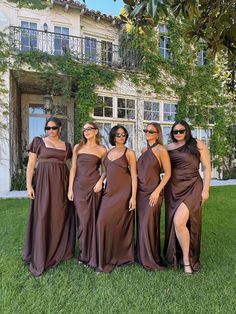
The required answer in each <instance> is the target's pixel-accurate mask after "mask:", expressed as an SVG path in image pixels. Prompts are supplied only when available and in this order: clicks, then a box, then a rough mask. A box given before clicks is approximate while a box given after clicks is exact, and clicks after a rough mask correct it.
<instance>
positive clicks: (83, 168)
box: [68, 122, 106, 267]
mask: <svg viewBox="0 0 236 314" xmlns="http://www.w3.org/2000/svg"><path fill="white" fill-rule="evenodd" d="M105 154H106V148H105V147H104V146H103V145H100V144H99V131H98V127H97V125H96V124H95V123H94V122H88V123H86V124H85V125H84V127H83V132H82V141H81V142H80V143H79V144H77V145H75V147H74V151H73V158H72V166H71V171H70V183H69V189H68V198H69V200H74V203H75V207H76V212H77V218H78V240H79V249H80V253H79V262H82V263H84V264H85V265H88V266H91V267H96V265H97V257H96V214H97V209H98V206H99V202H100V198H101V190H102V183H103V179H104V176H105V174H104V173H103V174H102V176H101V175H100V172H99V168H100V166H101V160H102V158H103V157H104V155H105Z"/></svg>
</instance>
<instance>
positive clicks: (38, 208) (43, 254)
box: [24, 137, 75, 276]
mask: <svg viewBox="0 0 236 314" xmlns="http://www.w3.org/2000/svg"><path fill="white" fill-rule="evenodd" d="M29 151H30V152H32V153H34V154H36V155H37V168H36V170H35V175H34V178H33V187H34V191H35V199H34V200H32V202H31V209H30V216H29V222H28V227H27V234H26V243H25V249H24V261H25V262H26V263H27V264H28V265H29V269H30V271H31V272H32V273H33V275H35V276H40V275H41V274H42V273H43V272H44V271H46V270H47V269H49V268H51V267H54V266H56V265H57V264H58V263H59V262H61V261H63V260H67V259H69V258H71V257H72V256H73V254H74V245H75V217H74V216H75V215H74V207H73V203H72V202H70V201H69V200H68V198H67V190H68V180H69V171H68V168H67V166H66V164H65V161H66V160H67V159H70V158H71V156H72V150H71V145H70V144H68V143H66V150H62V149H56V148H51V147H46V145H45V143H44V141H43V139H42V138H40V137H35V138H34V139H33V141H32V143H31V144H30V146H29Z"/></svg>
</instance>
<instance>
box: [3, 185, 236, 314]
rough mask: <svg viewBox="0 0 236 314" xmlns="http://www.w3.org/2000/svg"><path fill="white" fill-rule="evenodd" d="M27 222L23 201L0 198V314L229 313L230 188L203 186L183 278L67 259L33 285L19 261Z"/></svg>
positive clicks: (235, 234) (232, 304)
mask: <svg viewBox="0 0 236 314" xmlns="http://www.w3.org/2000/svg"><path fill="white" fill-rule="evenodd" d="M27 217H28V201H27V200H16V199H12V200H0V219H1V220H0V221H1V227H0V238H1V248H0V250H1V252H0V253H1V254H0V269H1V272H2V285H1V296H0V304H1V305H0V309H1V313H17V314H18V313H122V314H123V313H124V314H126V313H236V186H224V187H212V188H211V194H210V199H209V201H208V202H207V204H206V205H205V206H204V209H203V234H202V253H201V263H202V270H201V272H200V273H199V274H196V275H193V276H191V277H189V276H186V275H184V274H183V273H182V270H180V271H173V270H172V269H169V270H167V271H164V272H147V271H145V270H144V269H142V268H141V267H140V266H138V265H132V266H127V267H123V268H122V267H121V268H117V269H115V270H114V271H113V272H112V273H111V274H99V275H96V273H95V272H94V271H93V270H91V269H89V268H85V267H83V266H81V265H78V263H77V259H76V258H73V259H71V260H70V261H68V262H64V263H62V264H60V265H59V266H58V267H56V268H54V269H52V270H49V271H48V272H47V273H45V274H44V275H43V276H42V277H40V278H38V279H35V278H34V277H33V276H32V275H31V274H30V272H29V271H28V269H27V267H26V266H25V265H24V264H23V262H22V249H23V244H24V237H25V227H26V221H27ZM162 218H163V217H162ZM162 234H163V224H162Z"/></svg>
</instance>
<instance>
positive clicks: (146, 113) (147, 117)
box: [144, 111, 152, 121]
mask: <svg viewBox="0 0 236 314" xmlns="http://www.w3.org/2000/svg"><path fill="white" fill-rule="evenodd" d="M144 120H149V121H151V120H152V114H151V111H144Z"/></svg>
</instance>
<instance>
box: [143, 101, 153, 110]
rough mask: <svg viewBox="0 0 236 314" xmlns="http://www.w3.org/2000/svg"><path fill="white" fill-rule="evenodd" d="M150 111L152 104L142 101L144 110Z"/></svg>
mask: <svg viewBox="0 0 236 314" xmlns="http://www.w3.org/2000/svg"><path fill="white" fill-rule="evenodd" d="M151 109H152V103H151V102H149V101H144V110H151Z"/></svg>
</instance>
